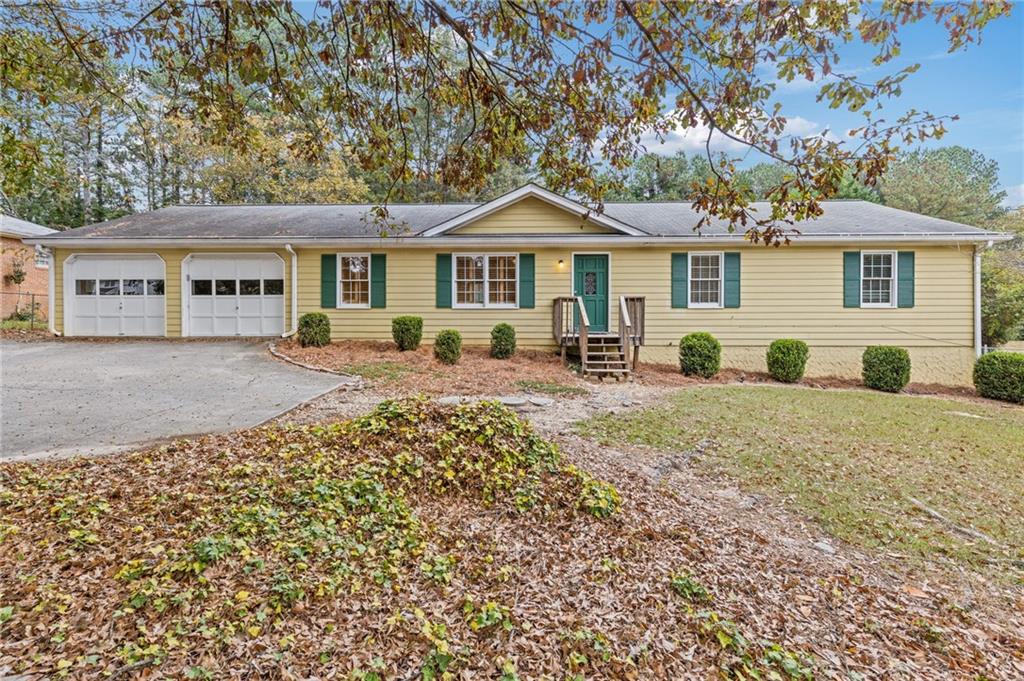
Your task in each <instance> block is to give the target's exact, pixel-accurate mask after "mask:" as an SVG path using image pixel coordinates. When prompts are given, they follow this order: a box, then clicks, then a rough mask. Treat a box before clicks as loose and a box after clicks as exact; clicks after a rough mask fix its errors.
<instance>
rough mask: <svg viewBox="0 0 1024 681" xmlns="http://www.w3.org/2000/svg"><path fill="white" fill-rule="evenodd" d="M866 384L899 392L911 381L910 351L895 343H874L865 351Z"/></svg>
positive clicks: (864, 374) (864, 372)
mask: <svg viewBox="0 0 1024 681" xmlns="http://www.w3.org/2000/svg"><path fill="white" fill-rule="evenodd" d="M862 361H863V377H864V385H866V386H867V387H869V388H874V389H875V390H884V391H885V392H887V393H898V392H899V391H901V390H903V388H904V386H906V385H907V383H909V382H910V353H908V352H907V351H906V350H905V349H904V348H898V347H896V346H894V345H872V346H871V347H869V348H868V349H866V350H865V351H864V357H863V358H862Z"/></svg>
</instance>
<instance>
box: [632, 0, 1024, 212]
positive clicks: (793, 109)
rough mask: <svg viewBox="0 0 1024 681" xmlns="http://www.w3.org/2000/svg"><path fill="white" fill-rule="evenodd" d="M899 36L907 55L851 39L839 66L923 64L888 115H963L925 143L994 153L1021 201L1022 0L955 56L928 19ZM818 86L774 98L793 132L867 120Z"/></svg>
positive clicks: (698, 144)
mask: <svg viewBox="0 0 1024 681" xmlns="http://www.w3.org/2000/svg"><path fill="white" fill-rule="evenodd" d="M900 36H901V42H902V53H901V55H900V56H899V57H898V58H896V59H895V60H893V61H892V62H890V63H889V64H886V65H884V66H881V67H872V64H871V57H872V55H873V54H874V53H873V51H871V50H870V49H868V48H865V47H863V46H862V45H859V44H854V45H850V46H847V48H848V49H844V50H842V52H841V54H842V56H843V60H842V62H841V63H840V65H839V66H837V70H840V71H843V72H851V71H852V72H855V73H857V74H858V77H859V78H861V79H864V80H868V79H871V80H876V79H877V78H879V77H881V76H883V75H886V74H889V73H893V72H895V71H896V70H898V69H900V68H903V67H904V66H907V65H909V64H913V63H920V64H921V69H920V70H919V71H918V72H917V73H916V74H913V75H911V76H910V77H909V78H908V79H907V80H906V81H905V82H904V88H903V95H902V97H900V98H899V99H895V100H890V101H889V102H888V103H887V104H886V106H885V114H886V118H889V119H894V118H896V117H897V116H899V115H900V114H902V113H905V112H906V111H907V110H908V109H910V108H914V109H917V110H919V111H920V110H926V111H929V112H931V113H933V114H937V115H939V114H958V115H959V116H960V119H959V120H957V121H952V122H950V123H949V124H948V125H947V128H948V132H947V134H946V135H945V137H943V138H942V140H940V141H938V142H935V141H929V142H928V143H926V145H925V146H947V145H954V144H958V145H961V146H965V147H972V148H974V149H977V150H979V151H981V152H982V153H983V154H985V156H987V157H989V158H991V159H995V160H996V161H998V163H999V168H1000V179H1001V181H1002V184H1003V188H1004V189H1005V191H1006V192H1007V194H1008V197H1007V201H1006V203H1007V205H1021V204H1024V3H1022V4H1018V5H1015V6H1014V8H1013V12H1012V14H1011V16H1010V17H1004V18H1001V19H999V20H997V21H994V22H992V23H991V24H989V26H988V27H987V28H986V30H985V32H984V34H983V38H982V42H981V44H980V45H977V44H973V45H970V46H968V47H967V48H966V49H962V50H960V51H958V52H955V53H953V54H949V53H948V52H947V41H946V34H945V30H944V29H943V28H942V27H941V26H936V25H935V24H934V22H932V21H931V20H926V21H922V22H920V23H918V24H915V25H912V26H908V27H904V28H903V29H902V30H901V33H900ZM817 90H818V85H816V84H814V83H808V82H806V81H802V80H801V81H794V82H792V83H781V84H780V85H779V87H778V89H777V90H776V99H777V100H778V101H779V102H781V103H782V105H783V113H784V114H785V115H786V116H787V117H788V118H789V119H790V125H791V132H793V133H794V134H816V133H820V132H822V131H824V130H825V129H826V128H827V129H829V130H831V131H833V132H835V133H836V134H838V135H839V136H840V137H842V135H843V133H844V131H846V130H848V129H849V128H852V127H855V126H857V125H860V124H861V123H862V121H863V118H862V116H861V114H855V113H850V112H847V111H845V110H838V111H837V110H830V109H828V108H827V107H825V106H823V105H821V104H818V103H816V102H815V101H814V100H815V95H816V94H817ZM693 132H694V133H697V132H698V131H693ZM705 136H706V135H705ZM705 136H701V135H700V134H685V133H684V134H681V135H671V136H670V137H669V138H668V139H667V140H666V143H665V144H661V145H653V146H649V148H650V149H651V150H652V151H658V152H659V153H671V152H674V151H676V150H679V149H681V150H683V151H686V152H693V153H702V152H703V140H704V137H705ZM726 150H727V151H729V149H726ZM732 151H737V150H735V149H734V150H732Z"/></svg>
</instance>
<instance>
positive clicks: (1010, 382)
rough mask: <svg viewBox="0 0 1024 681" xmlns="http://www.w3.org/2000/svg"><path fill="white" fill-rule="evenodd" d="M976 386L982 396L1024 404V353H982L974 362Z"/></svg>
mask: <svg viewBox="0 0 1024 681" xmlns="http://www.w3.org/2000/svg"><path fill="white" fill-rule="evenodd" d="M974 387H975V388H976V389H977V390H978V394H979V395H981V396H982V397H989V398H992V399H993V400H1003V401H1006V402H1016V403H1017V404H1024V354H1021V353H1019V352H990V353H988V354H987V355H982V356H981V357H979V358H978V361H977V362H975V363H974Z"/></svg>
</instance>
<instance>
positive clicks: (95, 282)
mask: <svg viewBox="0 0 1024 681" xmlns="http://www.w3.org/2000/svg"><path fill="white" fill-rule="evenodd" d="M104 264H106V266H107V269H106V270H105V271H101V269H102V268H103V267H104ZM87 265H92V266H93V267H91V268H88V269H90V270H91V271H86V272H82V271H81V268H83V267H86V266H87ZM126 270H127V271H126ZM104 273H105V274H106V276H100V275H101V274H104ZM78 274H81V275H83V276H77V275H78ZM85 275H88V276H85ZM79 279H81V280H82V281H83V282H90V281H91V282H92V285H91V287H90V286H89V284H87V283H84V284H83V292H82V293H81V294H80V293H79V291H78V287H77V283H76V282H77V280H79ZM62 281H63V289H64V291H63V299H64V315H63V316H64V335H66V336H115V337H119V336H125V337H130V336H164V335H166V330H167V297H166V285H167V263H166V262H165V261H164V259H163V258H162V257H160V255H159V254H157V253H72V254H71V255H69V256H68V257H67V258H65V260H64V263H63V273H62ZM101 281H107V282H114V281H116V282H117V285H116V287H114V286H109V287H107V288H106V290H107V291H112V290H116V293H109V294H104V295H101V294H100V293H101V291H100V289H101V288H102V286H101ZM126 281H128V282H132V285H131V289H130V290H132V291H133V293H131V294H125V293H124V291H126V290H129V288H128V285H126V284H125V282H126ZM157 281H158V282H159V286H157V284H156V282H157ZM86 291H88V292H86Z"/></svg>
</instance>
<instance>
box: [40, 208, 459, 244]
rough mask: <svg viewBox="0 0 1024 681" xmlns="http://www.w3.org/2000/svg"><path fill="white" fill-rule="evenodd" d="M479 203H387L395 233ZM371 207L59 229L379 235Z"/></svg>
mask: <svg viewBox="0 0 1024 681" xmlns="http://www.w3.org/2000/svg"><path fill="white" fill-rule="evenodd" d="M475 205H476V204H455V203H451V204H394V205H390V206H388V212H389V216H390V217H389V219H388V220H389V224H391V225H392V228H391V230H390V232H391V233H393V234H406V235H408V234H418V233H419V232H422V231H423V230H424V229H427V228H428V227H432V226H433V225H436V224H437V223H439V222H443V221H445V220H448V219H450V218H453V217H455V216H456V215H459V214H460V213H464V212H465V211H467V210H469V209H470V208H473V207H474V206H475ZM373 208H374V206H372V205H365V204H364V205H355V204H349V205H339V204H296V205H278V204H274V205H218V206H209V205H202V206H170V207H168V208H161V209H159V210H154V211H151V212H148V213H137V214H135V215H125V216H124V217H120V218H117V219H115V220H108V221H107V222H99V223H96V224H94V225H86V226H85V227H79V228H77V229H69V230H67V231H65V232H62V233H61V235H60V236H61V237H65V238H82V237H110V238H117V239H146V238H149V239H152V238H157V239H160V238H173V239H188V238H218V237H220V238H236V239H237V238H255V239H259V238H267V237H285V238H318V237H322V238H329V239H336V238H338V237H360V236H363V237H365V236H378V235H379V234H380V225H379V224H378V223H377V222H376V221H375V220H374V214H373V212H372V211H373Z"/></svg>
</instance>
